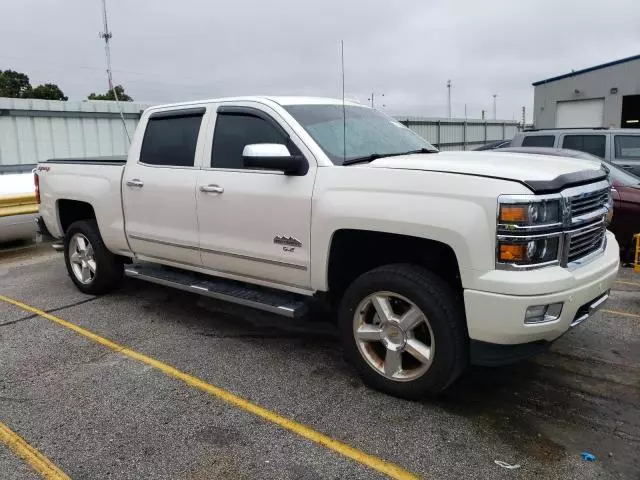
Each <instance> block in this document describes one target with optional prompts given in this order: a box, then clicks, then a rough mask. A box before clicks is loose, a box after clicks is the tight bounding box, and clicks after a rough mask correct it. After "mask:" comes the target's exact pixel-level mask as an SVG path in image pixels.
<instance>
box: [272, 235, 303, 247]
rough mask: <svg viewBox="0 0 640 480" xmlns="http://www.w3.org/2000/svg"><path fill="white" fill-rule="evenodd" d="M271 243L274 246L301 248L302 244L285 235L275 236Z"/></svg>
mask: <svg viewBox="0 0 640 480" xmlns="http://www.w3.org/2000/svg"><path fill="white" fill-rule="evenodd" d="M273 243H275V244H276V245H286V246H287V247H301V246H302V242H301V241H300V240H298V239H297V238H295V237H291V236H286V235H276V236H275V237H274V238H273Z"/></svg>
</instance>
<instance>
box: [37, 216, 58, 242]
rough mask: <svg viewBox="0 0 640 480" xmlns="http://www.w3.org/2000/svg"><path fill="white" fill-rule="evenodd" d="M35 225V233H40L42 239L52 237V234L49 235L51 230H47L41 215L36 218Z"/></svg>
mask: <svg viewBox="0 0 640 480" xmlns="http://www.w3.org/2000/svg"><path fill="white" fill-rule="evenodd" d="M36 227H37V233H39V234H40V235H42V238H43V239H45V240H53V239H54V238H53V235H51V232H49V229H48V228H47V224H46V223H44V219H43V218H42V217H38V218H36Z"/></svg>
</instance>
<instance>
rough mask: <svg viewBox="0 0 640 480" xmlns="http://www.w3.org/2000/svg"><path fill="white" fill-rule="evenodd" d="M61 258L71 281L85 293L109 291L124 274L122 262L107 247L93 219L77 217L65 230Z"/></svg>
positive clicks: (97, 293) (95, 293)
mask: <svg viewBox="0 0 640 480" xmlns="http://www.w3.org/2000/svg"><path fill="white" fill-rule="evenodd" d="M64 261H65V264H66V266H67V272H68V273H69V276H70V277H71V280H73V283H75V285H76V287H78V289H79V290H80V291H81V292H83V293H87V294H89V295H100V294H103V293H107V292H110V291H111V290H113V289H114V288H116V287H117V286H118V285H119V284H120V281H121V280H122V276H123V273H124V263H123V261H122V260H121V259H120V258H118V257H117V256H116V255H114V254H113V253H111V252H110V251H109V250H108V249H107V247H106V246H105V244H104V242H103V241H102V237H101V236H100V230H99V229H98V224H97V223H96V221H95V220H79V221H77V222H74V223H72V224H71V226H70V227H69V228H68V229H67V231H66V233H65V236H64Z"/></svg>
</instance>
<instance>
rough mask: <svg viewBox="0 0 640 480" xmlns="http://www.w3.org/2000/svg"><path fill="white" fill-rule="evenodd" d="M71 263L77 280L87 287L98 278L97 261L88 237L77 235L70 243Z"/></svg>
mask: <svg viewBox="0 0 640 480" xmlns="http://www.w3.org/2000/svg"><path fill="white" fill-rule="evenodd" d="M69 262H70V263H71V270H72V271H73V275H74V276H75V277H76V279H77V280H78V281H79V282H80V283H83V284H85V285H88V284H89V283H91V282H93V279H94V278H95V277H96V259H95V257H94V253H93V247H92V246H91V243H89V240H87V237H85V236H84V235H82V234H81V233H76V234H75V235H74V236H73V237H71V241H70V242H69Z"/></svg>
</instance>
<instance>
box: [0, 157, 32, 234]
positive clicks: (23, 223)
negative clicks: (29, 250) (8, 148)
mask: <svg viewBox="0 0 640 480" xmlns="http://www.w3.org/2000/svg"><path fill="white" fill-rule="evenodd" d="M30 167H33V166H24V168H21V169H17V168H15V167H13V166H10V167H0V243H4V242H11V241H15V240H23V239H24V240H26V239H34V238H35V235H36V230H37V226H36V217H37V213H38V202H37V200H36V189H35V185H34V183H33V173H31V168H30ZM10 170H11V171H15V170H18V173H8V171H10Z"/></svg>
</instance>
